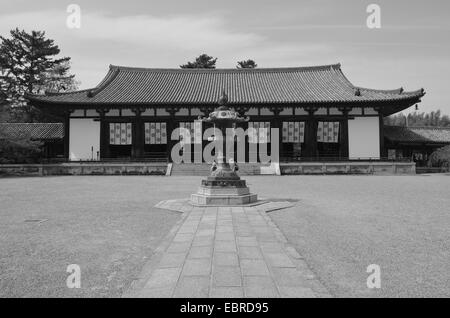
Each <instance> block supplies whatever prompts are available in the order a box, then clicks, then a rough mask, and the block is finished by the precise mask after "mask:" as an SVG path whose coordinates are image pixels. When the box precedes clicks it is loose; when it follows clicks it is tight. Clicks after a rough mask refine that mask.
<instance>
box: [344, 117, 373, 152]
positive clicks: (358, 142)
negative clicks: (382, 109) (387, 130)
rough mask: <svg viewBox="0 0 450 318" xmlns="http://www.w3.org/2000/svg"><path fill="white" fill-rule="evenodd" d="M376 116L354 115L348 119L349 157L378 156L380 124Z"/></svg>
mask: <svg viewBox="0 0 450 318" xmlns="http://www.w3.org/2000/svg"><path fill="white" fill-rule="evenodd" d="M379 124H380V123H379V118H378V117H355V119H352V120H349V121H348V148H349V157H350V158H379V157H380V126H379Z"/></svg>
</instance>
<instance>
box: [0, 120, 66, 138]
mask: <svg viewBox="0 0 450 318" xmlns="http://www.w3.org/2000/svg"><path fill="white" fill-rule="evenodd" d="M22 137H27V138H28V137H29V138H31V139H34V140H56V139H62V138H63V137H64V124H62V123H0V138H22Z"/></svg>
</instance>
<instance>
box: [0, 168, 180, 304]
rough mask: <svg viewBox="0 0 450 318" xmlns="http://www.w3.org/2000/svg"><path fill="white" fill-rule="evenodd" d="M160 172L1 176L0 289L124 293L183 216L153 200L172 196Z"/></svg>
mask: <svg viewBox="0 0 450 318" xmlns="http://www.w3.org/2000/svg"><path fill="white" fill-rule="evenodd" d="M163 178H164V177H143V178H133V177H89V176H86V177H47V178H12V179H0V219H1V221H0V297H116V296H117V297H118V296H121V294H122V293H123V291H124V290H125V289H126V288H127V287H128V286H129V284H130V283H131V281H132V280H133V279H134V277H136V275H138V274H139V273H140V271H141V268H142V266H143V264H144V263H145V262H146V260H148V258H149V257H151V255H152V252H153V250H154V248H155V247H156V246H157V245H158V243H159V242H160V240H161V239H162V238H163V237H164V236H165V235H166V234H167V233H168V231H169V230H170V229H171V228H172V226H173V225H174V224H175V223H176V221H177V220H178V219H179V218H180V214H178V213H176V212H170V211H163V210H159V209H155V208H153V206H154V205H155V204H156V203H157V202H159V201H160V200H162V199H164V198H170V197H171V196H170V194H169V191H170V188H167V187H166V188H160V187H158V184H159V181H160V180H162V179H163ZM29 219H45V220H46V221H44V222H41V223H32V222H24V221H25V220H29ZM69 264H78V265H80V267H81V288H80V289H68V288H67V287H66V278H67V276H68V275H69V273H66V269H67V266H68V265H69Z"/></svg>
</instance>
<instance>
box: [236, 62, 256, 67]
mask: <svg viewBox="0 0 450 318" xmlns="http://www.w3.org/2000/svg"><path fill="white" fill-rule="evenodd" d="M236 67H237V68H256V67H258V64H256V62H255V61H253V60H245V61H239V62H237V66H236Z"/></svg>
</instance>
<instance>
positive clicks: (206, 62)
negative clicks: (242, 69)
mask: <svg viewBox="0 0 450 318" xmlns="http://www.w3.org/2000/svg"><path fill="white" fill-rule="evenodd" d="M216 62H217V58H214V57H212V56H209V55H208V54H201V55H200V56H198V57H197V58H196V59H195V61H194V62H187V63H186V64H183V65H180V67H181V68H216Z"/></svg>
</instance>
